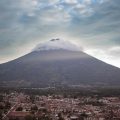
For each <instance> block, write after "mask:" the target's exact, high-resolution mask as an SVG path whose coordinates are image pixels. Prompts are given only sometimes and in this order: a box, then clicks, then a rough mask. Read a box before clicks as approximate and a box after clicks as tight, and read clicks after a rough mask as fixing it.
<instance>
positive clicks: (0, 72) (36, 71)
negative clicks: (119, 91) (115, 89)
mask: <svg viewBox="0 0 120 120" xmlns="http://www.w3.org/2000/svg"><path fill="white" fill-rule="evenodd" d="M61 84H67V85H99V86H101V85H115V86H117V85H118V86H119V85H120V69H119V68H116V67H113V66H111V65H109V64H106V63H104V62H102V61H100V60H98V59H96V58H94V57H92V56H89V55H87V54H86V53H84V52H82V51H70V50H65V49H62V48H60V49H53V50H41V51H36V50H35V51H32V52H31V53H29V54H27V55H25V56H23V57H20V58H18V59H16V60H13V61H11V62H8V63H5V64H2V65H0V85H1V86H10V87H11V86H16V87H18V86H19V87H21V86H22V87H48V86H54V85H56V86H57V85H61Z"/></svg>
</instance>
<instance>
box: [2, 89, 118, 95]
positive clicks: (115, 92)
mask: <svg viewBox="0 0 120 120" xmlns="http://www.w3.org/2000/svg"><path fill="white" fill-rule="evenodd" d="M15 91H16V92H23V93H25V94H28V95H63V96H64V97H79V96H98V97H113V96H120V88H69V87H68V88H47V89H40V88H34V89H33V88H0V93H7V94H9V93H11V92H15Z"/></svg>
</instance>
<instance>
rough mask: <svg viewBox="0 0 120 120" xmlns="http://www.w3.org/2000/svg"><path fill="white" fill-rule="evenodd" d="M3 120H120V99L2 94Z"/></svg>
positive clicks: (0, 100) (1, 108)
mask: <svg viewBox="0 0 120 120" xmlns="http://www.w3.org/2000/svg"><path fill="white" fill-rule="evenodd" d="M0 120H120V98H119V97H98V96H92V97H91V96H79V97H76V98H73V97H69V96H63V95H46V96H45V95H27V94H25V93H22V92H21V93H18V92H11V93H1V94H0Z"/></svg>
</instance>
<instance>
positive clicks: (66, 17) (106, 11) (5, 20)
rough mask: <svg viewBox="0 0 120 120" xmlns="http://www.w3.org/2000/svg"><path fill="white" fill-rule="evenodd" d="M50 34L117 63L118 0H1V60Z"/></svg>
mask: <svg viewBox="0 0 120 120" xmlns="http://www.w3.org/2000/svg"><path fill="white" fill-rule="evenodd" d="M52 38H62V39H65V40H68V41H69V40H70V41H73V42H75V43H76V44H78V45H80V46H82V48H84V51H85V52H87V53H89V54H91V55H93V56H94V57H97V58H99V59H101V60H103V61H105V62H107V63H110V64H112V65H115V66H118V67H120V0H0V63H4V62H6V61H9V60H12V59H15V58H17V57H19V56H22V55H24V54H26V53H28V52H30V51H31V49H33V48H34V47H35V46H36V45H37V44H38V43H40V42H41V41H42V42H43V41H46V40H49V39H52Z"/></svg>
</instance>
